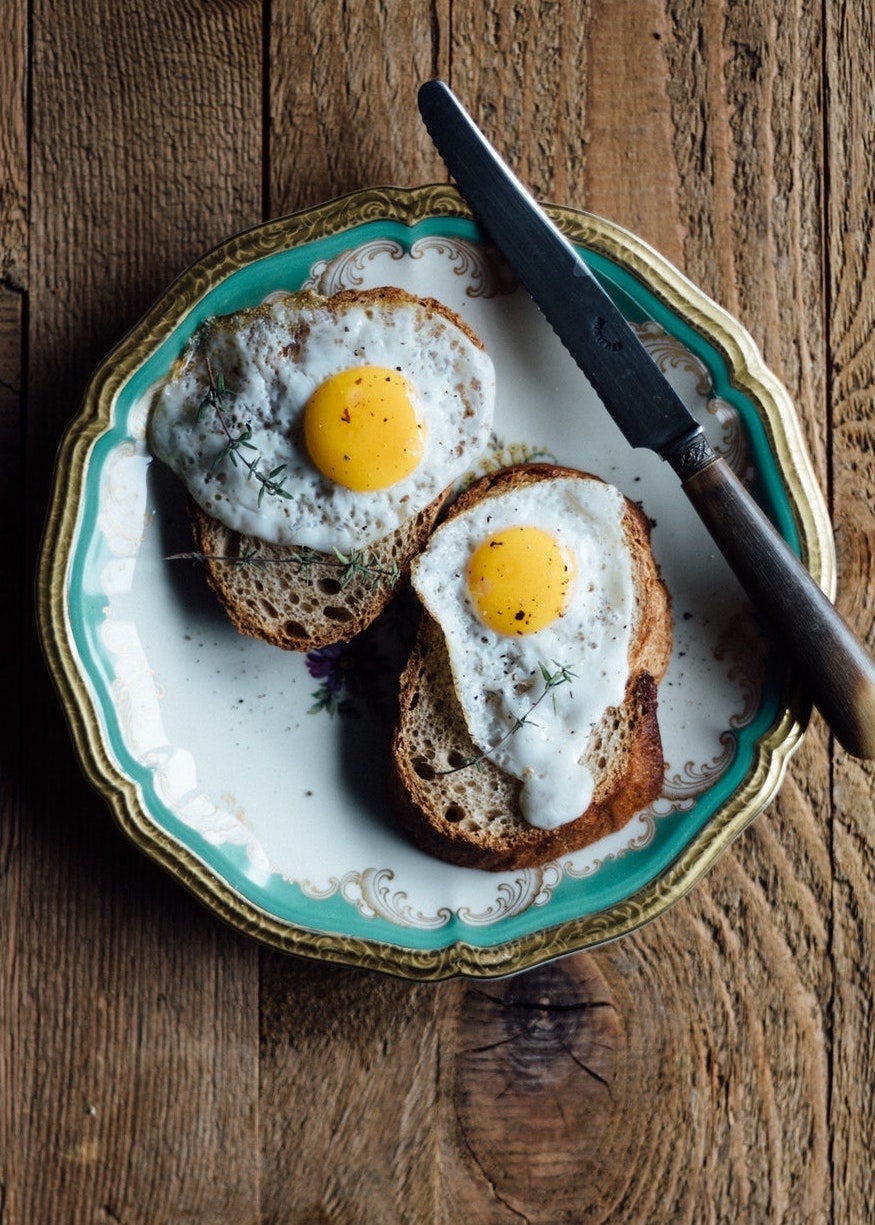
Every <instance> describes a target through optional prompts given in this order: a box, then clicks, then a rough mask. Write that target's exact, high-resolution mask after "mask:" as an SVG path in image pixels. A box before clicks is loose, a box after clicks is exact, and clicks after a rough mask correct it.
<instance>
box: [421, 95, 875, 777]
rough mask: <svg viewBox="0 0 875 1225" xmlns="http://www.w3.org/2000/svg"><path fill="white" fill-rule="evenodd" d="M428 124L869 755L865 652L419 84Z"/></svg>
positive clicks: (449, 104)
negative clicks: (671, 469) (668, 465)
mask: <svg viewBox="0 0 875 1225" xmlns="http://www.w3.org/2000/svg"><path fill="white" fill-rule="evenodd" d="M418 104H419V110H420V114H421V116H422V119H423V122H424V123H425V126H426V129H427V130H428V133H429V135H430V137H431V139H432V141H433V142H434V144H435V147H436V148H437V150H438V152H439V153H440V155H441V157H442V158H443V160H444V162H445V163H446V166H447V168H448V170H449V171H450V173H451V174H452V176H453V178H454V179H455V181H456V185H457V186H458V189H459V191H460V192H461V194H462V196H463V197H464V198H465V199H466V200H467V201H468V204H469V205H470V206H471V209H472V211H473V212H474V215H475V217H476V218H477V220H478V222H479V223H480V225H481V226H482V228H483V230H484V231H485V232H486V233H487V234H488V235H489V237H490V238H491V239H492V241H493V242H494V243H495V245H496V246H497V247H498V249H499V250H500V251H501V252H502V254H503V255H504V257H505V259H506V260H507V262H508V264H509V265H510V266H511V268H512V269H513V270H514V271H515V272H516V274H517V276H518V277H519V279H520V281H521V283H522V284H523V286H524V287H525V288H526V290H527V291H528V292H529V294H530V295H531V296H532V298H533V299H534V301H535V303H536V304H537V306H538V307H539V309H540V310H541V312H542V313H543V314H544V316H545V318H546V319H547V320H548V322H549V323H550V325H551V326H552V327H553V329H554V331H555V332H556V333H557V335H558V336H559V338H560V340H561V341H562V343H563V344H564V345H565V347H566V348H567V349H568V351H569V352H570V354H571V356H572V357H573V358H574V360H575V361H576V363H577V365H578V366H579V367H580V369H581V371H582V372H583V374H584V375H585V376H586V377H587V379H588V380H589V382H590V383H591V384H592V386H593V388H594V389H595V391H596V393H597V395H598V397H599V399H600V400H601V401H602V403H603V404H604V406H605V408H606V409H607V410H608V412H609V413H610V414H611V416H612V417H613V419H614V421H615V422H616V423H617V425H618V426H619V427H620V429H621V431H622V432H623V434H624V435H625V437H626V439H627V440H628V441H629V443H630V444H631V445H632V446H633V447H646V448H649V449H651V450H653V451H655V452H656V453H657V454H658V455H659V456H661V458H662V459H663V460H665V461H666V462H668V463H669V464H670V465H671V467H672V468H673V470H674V471H675V472H676V473H677V475H678V477H679V478H680V482H681V488H682V489H683V491H684V493H685V494H686V495H687V498H688V499H689V501H690V503H691V504H692V506H693V507H694V508H695V510H696V512H697V513H698V514H699V516H700V518H701V519H702V521H703V523H704V524H705V526H706V527H707V529H708V530H709V532H710V533H711V536H712V538H713V539H714V541H715V543H716V544H717V545H718V547H719V548H720V550H721V552H722V553H723V555H724V557H725V558H726V560H727V561H728V563H729V565H730V566H731V568H732V569H733V571H734V572H735V574H736V577H737V578H738V579H739V581H740V582H741V584H742V586H743V587H744V589H745V590H746V591H747V594H748V595H749V597H750V598H751V600H752V601H753V603H754V605H755V606H756V608H757V609H758V610H759V611H760V613H761V614H762V615H763V617H764V619H765V621H766V622H767V625H768V626H769V627H770V628H771V631H772V633H773V635H774V636H775V637H776V638H777V640H778V641H779V644H780V646H781V648H782V649H783V650H784V651H785V652H786V655H787V657H788V659H789V661H790V663H791V664H792V665H793V666H794V668H795V671H796V673H797V677H798V681H799V683H800V685H801V686H802V687H803V688H804V689H805V690H806V691H807V693H808V695H809V697H810V699H811V701H812V703H813V704H814V705H815V706H816V707H817V708H818V709H819V710H820V712H821V714H822V715H823V717H824V719H825V720H826V722H827V724H828V725H829V727H830V729H831V730H832V732H833V734H834V735H835V736H836V738H837V739H838V741H839V742H840V743H841V744H842V746H843V747H844V748H845V749H846V750H847V751H848V752H849V753H851V754H853V755H854V756H857V757H867V758H872V757H875V661H873V659H872V656H871V655H870V654H869V652H868V651H867V649H866V647H865V646H864V644H863V642H862V641H861V640H860V638H858V637H857V635H855V634H854V632H853V630H852V629H851V628H850V626H849V625H848V624H847V622H846V621H845V620H844V618H843V617H842V616H841V614H840V613H839V612H838V610H837V609H836V608H835V606H834V605H833V604H832V603H831V601H830V600H829V599H828V597H827V596H826V595H825V593H824V592H823V591H822V590H821V588H820V587H819V586H818V584H817V583H816V582H815V580H814V579H813V578H812V576H811V575H810V574H809V572H808V571H807V570H806V569H805V567H804V566H803V565H802V563H801V562H800V561H799V559H798V558H797V557H796V555H795V553H793V551H792V550H791V549H790V547H789V546H788V545H787V543H786V541H785V540H784V538H783V537H782V536H781V535H780V534H779V533H778V532H777V530H776V529H775V528H774V526H773V525H772V523H771V521H770V520H769V519H768V517H767V516H766V515H765V513H764V512H763V511H762V509H761V508H760V507H759V505H758V503H757V502H756V501H755V500H754V498H753V496H752V495H751V494H750V493H749V491H748V490H747V488H746V487H745V486H744V485H743V484H742V482H741V481H740V480H739V479H738V478H737V477H736V476H735V474H734V473H733V471H732V469H731V468H730V467H729V465H728V464H727V463H726V461H725V460H723V459H722V458H721V457H719V456H718V455H717V454H716V453H715V452H714V450H713V449H712V448H711V446H710V444H709V443H708V441H707V439H706V438H705V435H704V432H703V430H702V428H701V426H700V425H699V424H698V423H697V421H696V420H695V418H694V417H693V415H692V413H691V412H690V410H689V409H688V408H687V406H686V405H685V404H684V402H683V401H682V400H681V399H680V397H679V396H678V395H677V393H676V392H675V391H674V389H673V388H672V386H671V385H670V383H669V382H668V380H667V379H666V378H665V377H664V375H663V374H662V372H661V371H660V370H659V368H658V366H657V365H656V363H655V362H654V361H653V360H652V358H651V357H650V354H649V353H648V352H647V350H646V349H645V348H644V346H643V345H642V344H641V342H640V341H639V340H638V337H637V336H636V335H635V332H634V331H633V330H632V328H631V327H630V326H629V324H628V323H627V321H626V320H625V318H624V317H623V315H622V313H621V312H620V311H619V310H618V308H617V307H616V306H615V304H614V302H613V300H612V299H611V297H610V296H609V294H608V293H607V292H606V291H605V290H604V289H603V288H602V286H601V285H600V284H599V282H598V280H597V279H596V277H595V276H594V275H593V273H592V272H591V271H590V269H589V267H588V266H587V264H586V262H585V261H584V260H583V258H582V257H581V256H580V255H579V254H578V252H577V251H576V250H575V248H574V247H573V246H572V244H571V243H570V242H569V241H568V239H567V238H566V237H565V235H564V234H562V232H561V231H560V230H559V228H558V227H557V226H556V225H555V223H554V222H553V221H552V220H551V219H550V218H549V217H548V216H547V214H546V212H545V211H544V209H543V208H541V206H540V205H539V204H538V202H537V201H536V200H535V199H534V197H533V196H532V194H531V193H530V192H529V191H528V190H527V188H526V187H525V186H524V185H523V184H522V182H521V181H520V179H519V178H518V177H517V176H516V174H514V172H513V171H512V170H511V169H510V167H509V166H508V165H507V163H506V162H505V161H504V159H503V158H502V157H501V156H500V155H499V153H498V152H497V150H496V149H495V148H493V146H492V145H491V144H490V143H489V141H488V140H487V139H486V137H485V136H484V134H483V133H482V132H481V131H480V129H479V128H478V127H477V125H476V124H475V123H474V121H473V119H472V118H471V116H470V115H469V114H468V112H467V111H466V110H465V108H464V107H463V106H462V104H461V102H460V101H459V100H458V98H456V96H455V94H454V93H453V91H452V90H451V89H450V87H449V86H448V85H447V84H446V83H445V82H444V81H441V80H438V79H434V80H431V81H426V82H425V83H424V84H423V85H421V86H420V89H419V92H418Z"/></svg>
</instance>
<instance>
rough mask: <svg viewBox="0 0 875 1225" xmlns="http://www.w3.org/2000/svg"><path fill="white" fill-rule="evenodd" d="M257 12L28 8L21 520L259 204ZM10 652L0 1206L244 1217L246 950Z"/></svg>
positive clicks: (252, 972) (63, 1214) (249, 1016)
mask: <svg viewBox="0 0 875 1225" xmlns="http://www.w3.org/2000/svg"><path fill="white" fill-rule="evenodd" d="M260 21H261V5H260V4H259V3H257V0H251V2H244V3H238V4H235V5H233V6H227V5H226V6H218V7H217V6H215V5H212V4H204V3H197V2H196V3H193V4H189V5H186V6H184V7H180V6H178V5H175V4H171V3H164V2H162V0H155V2H153V3H151V4H149V5H145V6H143V5H124V4H117V3H114V2H112V0H103V2H100V3H96V4H94V5H89V6H84V7H83V6H82V5H78V4H73V3H68V2H66V0H37V2H36V3H35V4H34V5H33V15H32V27H33V51H32V54H33V109H32V129H31V164H32V178H31V192H32V197H31V218H32V222H31V250H32V256H33V258H32V265H31V269H30V312H29V318H30V326H29V368H28V372H27V395H28V407H29V412H28V421H27V447H28V457H27V458H28V472H29V483H28V501H27V508H28V521H29V523H30V524H31V525H35V526H33V534H34V536H35V533H36V531H38V528H39V523H40V520H41V516H42V509H43V506H44V505H45V497H46V494H47V477H48V473H49V471H50V469H51V463H52V459H53V454H54V447H55V443H56V441H57V439H58V437H59V434H60V431H61V429H62V428H63V426H64V425H65V423H66V421H67V420H68V419H69V418H70V417H71V416H72V414H73V413H74V412H75V410H76V408H77V407H78V402H79V398H80V396H81V394H82V391H83V388H84V386H85V383H86V380H87V379H88V377H89V375H90V374H91V371H92V369H93V368H94V366H95V365H96V363H97V361H98V360H99V359H100V358H102V357H103V355H104V354H105V353H106V352H108V351H109V349H110V348H111V347H112V346H113V345H114V344H115V343H116V342H117V341H118V340H120V339H121V338H122V336H123V335H124V332H125V331H126V330H127V328H128V327H129V326H130V325H131V324H132V323H133V322H134V321H135V320H136V319H137V317H138V316H139V315H140V314H141V313H142V311H143V310H144V309H145V308H146V307H148V306H149V305H150V304H151V302H152V300H153V298H154V297H155V296H156V295H157V294H158V293H159V292H160V290H162V289H163V288H164V287H165V285H167V284H168V283H169V282H170V280H171V279H172V278H173V277H174V276H175V275H176V274H177V273H178V272H180V271H181V270H182V268H183V267H184V266H185V265H186V264H187V263H188V262H189V261H190V260H191V259H193V258H194V257H195V256H197V255H199V254H201V253H202V251H204V250H205V249H207V248H208V247H209V246H211V245H213V244H214V243H215V242H217V241H219V240H220V239H221V238H224V237H225V236H226V235H227V234H228V233H229V232H231V231H233V230H235V229H239V228H242V227H243V226H245V225H248V224H251V223H252V222H254V221H257V220H258V219H259V215H260V204H261V193H262V180H261V132H260V124H259V116H260V106H261V97H260V76H261V26H260ZM29 669H30V671H29V676H28V695H27V696H28V701H27V702H26V703H24V702H23V703H22V704H21V709H22V710H24V711H26V712H27V711H29V712H30V713H29V714H28V715H27V719H28V722H27V725H26V730H25V747H26V755H25V760H24V763H23V780H24V781H23V789H22V812H23V813H26V819H24V817H23V816H22V818H21V819H20V820H19V821H18V824H17V827H16V835H15V836H16V838H17V843H18V855H17V857H16V861H15V884H14V888H15V890H16V891H17V907H16V914H15V918H16V923H17V945H16V958H17V962H16V970H17V982H16V998H15V1000H14V1008H13V1011H12V1015H11V1018H10V1025H11V1028H12V1031H13V1034H14V1038H13V1040H12V1041H13V1044H14V1048H13V1049H14V1052H15V1067H14V1077H15V1079H14V1082H13V1093H12V1103H13V1105H12V1109H13V1112H14V1123H15V1128H14V1132H13V1136H14V1139H13V1141H12V1145H11V1147H12V1153H13V1161H14V1169H15V1185H14V1188H12V1190H13V1191H14V1208H12V1207H9V1208H8V1219H9V1220H10V1221H12V1222H13V1223H14V1225H24V1223H25V1222H37V1221H39V1222H50V1221H52V1222H53V1221H61V1220H64V1221H86V1220H87V1221H98V1220H100V1221H113V1220H115V1221H122V1220H124V1221H129V1220H149V1221H154V1222H165V1221H166V1222H170V1221H173V1222H183V1221H192V1222H193V1221H198V1222H200V1221H219V1220H233V1221H239V1222H241V1223H245V1222H247V1221H253V1222H254V1221H256V1220H257V1219H258V1210H257V1209H258V1193H257V1187H258V1163H257V1154H258V1138H257V1079H258V1069H257V998H258V978H257V974H258V957H257V951H256V950H254V949H253V947H252V946H251V944H250V943H249V942H247V941H245V940H244V939H243V938H242V937H239V936H237V935H235V934H232V933H230V932H229V931H227V930H226V929H225V927H224V926H223V925H222V924H221V923H219V922H218V921H217V920H216V919H215V918H214V917H213V916H211V915H208V914H207V913H206V912H205V911H204V910H203V909H202V908H201V907H200V906H198V905H197V904H196V903H195V902H194V901H193V900H191V899H190V898H189V897H188V896H186V895H185V894H184V893H183V891H182V889H181V887H179V886H178V885H176V884H175V883H173V882H171V881H170V880H169V879H167V878H165V877H164V876H163V875H162V874H160V873H159V872H158V871H157V870H156V869H155V868H154V867H152V866H150V865H149V864H148V863H147V861H146V860H145V859H144V857H143V856H142V855H140V854H139V853H138V852H136V851H135V850H134V849H133V848H131V847H130V846H129V845H128V844H127V842H126V841H124V840H123V838H122V836H121V834H120V833H119V832H118V831H117V830H116V828H115V827H114V825H113V823H112V820H111V817H110V814H109V811H108V809H107V808H106V807H105V806H104V803H103V801H102V800H101V799H100V798H99V797H98V796H96V795H95V794H93V793H92V792H91V791H90V789H88V788H87V787H86V785H85V783H84V781H83V780H82V778H81V777H80V775H79V772H78V768H77V766H76V765H75V763H74V759H73V754H72V752H71V749H70V744H69V740H68V737H67V734H66V731H65V729H64V727H63V725H62V719H61V715H60V712H59V710H58V704H57V700H56V698H55V695H54V694H53V693H52V692H51V691H50V689H49V686H48V684H47V683H46V682H45V680H44V670H43V669H42V667H41V664H40V663H39V661H38V660H37V659H36V658H34V657H31V658H30V660H29ZM205 717H208V716H207V715H206V714H205ZM9 1202H10V1204H11V1203H12V1202H13V1201H12V1200H10V1201H9ZM5 1219H7V1216H6V1215H4V1220H5Z"/></svg>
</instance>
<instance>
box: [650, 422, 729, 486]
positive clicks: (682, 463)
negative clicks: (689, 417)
mask: <svg viewBox="0 0 875 1225" xmlns="http://www.w3.org/2000/svg"><path fill="white" fill-rule="evenodd" d="M659 454H660V456H661V458H662V459H664V460H665V462H666V463H667V464H670V465H671V467H672V468H673V469H674V471H675V472H676V473H677V475H678V476H679V477H680V478H681V480H682V481H687V480H689V479H690V477H691V476H695V474H696V473H697V472H701V471H702V469H703V468H707V467H708V465H709V464H713V463H714V461H715V460H716V459H717V452H716V451H715V450H714V448H713V447H712V446H711V444H710V442H709V441H708V439H707V438H706V437H705V433H704V431H703V429H702V427H701V426H700V425H699V426H696V428H695V429H694V430H691V431H690V432H689V433H686V434H683V435H682V436H681V437H680V438H678V439H677V441H676V442H671V443H669V444H668V445H667V446H665V447H663V448H662V450H661V451H660V452H659Z"/></svg>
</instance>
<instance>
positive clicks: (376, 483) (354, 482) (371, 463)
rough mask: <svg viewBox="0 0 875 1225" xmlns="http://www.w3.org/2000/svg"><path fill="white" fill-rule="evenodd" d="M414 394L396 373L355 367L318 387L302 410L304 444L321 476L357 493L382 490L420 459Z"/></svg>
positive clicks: (422, 440)
mask: <svg viewBox="0 0 875 1225" xmlns="http://www.w3.org/2000/svg"><path fill="white" fill-rule="evenodd" d="M414 400H415V392H414V390H413V387H412V386H411V384H410V383H409V382H408V380H407V379H406V378H405V377H404V376H403V375H402V374H399V373H398V371H397V370H389V369H387V368H385V367H383V366H359V367H357V368H354V369H352V370H342V371H341V372H340V373H339V374H333V375H332V376H331V378H328V379H326V380H325V382H324V383H321V384H320V386H319V387H317V388H316V390H315V391H314V392H313V394H312V395H311V396H310V398H309V400H308V401H307V403H306V405H305V407H304V440H305V442H306V445H307V451H308V452H309V455H310V458H311V459H312V461H313V463H314V464H315V465H316V467H317V468H318V469H319V471H320V472H321V473H322V475H323V476H327V477H328V478H329V480H332V481H335V482H336V483H337V484H338V485H344V486H345V487H346V488H347V489H352V490H354V491H356V492H358V493H365V492H369V491H372V490H375V489H388V487H389V486H390V485H394V484H396V483H397V482H398V481H400V480H403V478H404V477H405V476H409V475H410V473H411V472H413V471H414V469H415V468H416V467H417V466H418V464H419V462H420V460H421V459H422V454H423V449H424V446H425V438H424V433H425V431H424V427H423V426H422V424H421V423H420V422H419V421H418V419H417V415H416V411H415V409H414Z"/></svg>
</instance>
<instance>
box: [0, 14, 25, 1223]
mask: <svg viewBox="0 0 875 1225" xmlns="http://www.w3.org/2000/svg"><path fill="white" fill-rule="evenodd" d="M4 13H5V26H6V29H5V33H4V37H5V45H4V53H3V55H2V56H0V110H2V113H3V116H4V123H3V124H2V125H0V129H2V130H0V516H2V520H3V522H4V523H5V524H6V526H7V533H8V536H7V540H8V542H9V544H8V553H9V556H8V564H7V565H5V566H4V567H3V580H2V587H0V590H2V599H0V633H2V638H3V641H4V643H6V644H7V649H6V650H4V651H3V653H2V662H0V686H2V691H3V693H4V694H6V695H7V699H8V700H10V701H11V703H12V707H13V709H15V708H16V706H17V707H18V708H19V709H20V707H21V703H22V700H23V696H24V671H23V667H22V652H21V650H20V649H15V647H14V644H20V643H21V641H22V639H23V633H24V630H25V625H26V621H25V617H26V610H25V607H24V602H23V600H22V599H21V596H20V593H21V592H23V591H25V590H26V589H27V588H28V585H29V567H28V564H27V558H26V555H25V550H24V540H23V522H24V510H23V496H24V469H23V465H22V446H21V437H22V423H23V410H24V405H23V399H22V365H23V360H24V353H23V342H24V320H25V313H26V289H27V254H28V252H27V120H26V114H27V6H26V3H25V0H15V2H14V3H11V4H8V5H6V8H5V10H4ZM8 724H9V719H8V718H7V720H6V727H5V728H4V736H3V758H2V761H3V764H2V766H0V931H2V954H0V955H2V959H3V971H2V974H0V1018H2V1020H3V1024H2V1037H0V1216H2V1215H3V1213H4V1209H5V1206H6V1205H8V1207H9V1210H10V1211H12V1210H13V1209H14V1203H15V1187H16V1185H17V1182H18V1176H19V1163H18V1160H17V1153H16V1151H15V1146H14V1143H13V1137H14V1136H15V1125H16V1106H15V1077H16V1072H15V1069H16V1062H17V1057H18V1048H17V1045H16V1039H15V1034H14V1032H13V1030H12V1028H11V1026H10V1025H9V1023H8V1022H9V1019H10V1018H11V1017H12V1016H13V1015H14V1012H15V1005H16V1000H17V997H18V993H19V989H20V979H19V974H18V959H17V957H16V946H17V943H18V941H19V939H20V935H21V929H20V926H19V923H18V919H19V902H20V897H19V892H18V875H17V872H16V865H17V863H18V856H19V845H18V837H17V833H18V827H19V823H20V820H21V811H20V807H19V795H18V786H17V784H18V773H19V767H20V762H21V751H22V729H21V724H20V721H19V720H18V719H15V720H13V726H12V727H11V728H10V727H9V726H8Z"/></svg>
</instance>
